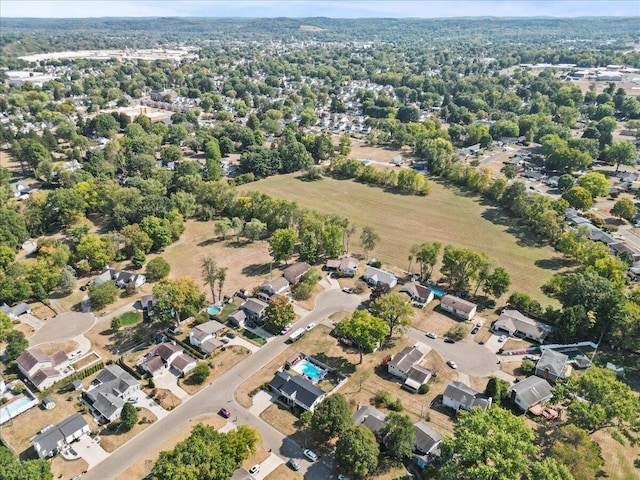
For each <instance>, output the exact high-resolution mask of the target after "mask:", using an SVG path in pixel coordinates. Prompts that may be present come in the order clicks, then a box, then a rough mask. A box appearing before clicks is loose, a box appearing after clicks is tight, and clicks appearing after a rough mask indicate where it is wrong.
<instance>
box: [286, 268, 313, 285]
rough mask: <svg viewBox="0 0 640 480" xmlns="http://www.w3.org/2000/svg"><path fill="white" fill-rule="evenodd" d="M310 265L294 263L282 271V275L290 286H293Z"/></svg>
mask: <svg viewBox="0 0 640 480" xmlns="http://www.w3.org/2000/svg"><path fill="white" fill-rule="evenodd" d="M310 268H311V265H309V264H308V263H307V262H296V263H294V264H293V265H291V266H289V267H287V268H285V269H284V272H282V275H283V276H284V278H286V279H287V280H288V281H289V283H290V284H291V285H295V284H296V283H298V282H299V281H300V279H301V278H302V276H303V275H304V274H305V273H307V272H308V271H309V269H310Z"/></svg>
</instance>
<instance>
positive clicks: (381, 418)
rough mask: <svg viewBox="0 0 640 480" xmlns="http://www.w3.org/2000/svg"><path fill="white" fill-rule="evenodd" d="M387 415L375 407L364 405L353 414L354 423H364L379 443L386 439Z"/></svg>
mask: <svg viewBox="0 0 640 480" xmlns="http://www.w3.org/2000/svg"><path fill="white" fill-rule="evenodd" d="M386 417H387V416H386V415H385V414H384V413H382V412H381V411H379V410H376V409H375V408H373V407H368V406H362V407H360V408H358V410H356V412H355V413H354V414H353V415H352V416H351V418H352V419H353V424H354V425H364V426H365V427H367V428H368V429H369V430H370V431H371V433H373V435H374V436H375V437H376V440H378V443H383V441H384V434H383V432H384V429H385V428H386V426H387V423H386V422H385V418H386Z"/></svg>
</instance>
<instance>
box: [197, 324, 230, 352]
mask: <svg viewBox="0 0 640 480" xmlns="http://www.w3.org/2000/svg"><path fill="white" fill-rule="evenodd" d="M226 328H227V327H225V325H224V324H222V323H220V322H218V321H216V320H210V321H208V322H205V323H201V324H200V325H196V326H195V327H193V328H192V329H191V331H190V332H189V343H190V344H191V345H193V346H194V347H199V346H201V345H202V344H203V343H204V342H206V341H207V340H209V339H210V338H218V337H220V336H221V335H222V332H224V331H225V330H226Z"/></svg>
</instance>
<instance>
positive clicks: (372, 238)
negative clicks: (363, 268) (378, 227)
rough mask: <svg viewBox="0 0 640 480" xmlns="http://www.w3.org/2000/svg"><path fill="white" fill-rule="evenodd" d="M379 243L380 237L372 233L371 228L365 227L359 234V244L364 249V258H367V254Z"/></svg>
mask: <svg viewBox="0 0 640 480" xmlns="http://www.w3.org/2000/svg"><path fill="white" fill-rule="evenodd" d="M379 241H380V235H378V234H377V233H376V232H374V231H373V228H371V227H369V226H366V227H364V228H363V229H362V232H361V233H360V244H361V245H362V248H363V249H364V252H365V256H366V257H367V258H369V252H371V250H373V249H374V248H375V247H376V245H377V244H378V242H379Z"/></svg>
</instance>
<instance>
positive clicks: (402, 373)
mask: <svg viewBox="0 0 640 480" xmlns="http://www.w3.org/2000/svg"><path fill="white" fill-rule="evenodd" d="M419 346H420V345H419V344H417V345H415V346H413V347H405V348H403V349H402V350H401V351H400V352H398V353H396V354H395V355H394V356H393V357H392V358H391V361H389V363H387V371H388V372H389V373H390V374H391V375H394V376H396V377H399V378H401V379H402V380H405V379H406V378H407V376H408V374H409V370H411V368H412V367H413V366H414V365H416V364H417V363H419V362H421V361H422V359H423V358H424V355H425V354H424V351H423V350H424V349H422V350H421V349H419V348H418V347H419Z"/></svg>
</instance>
